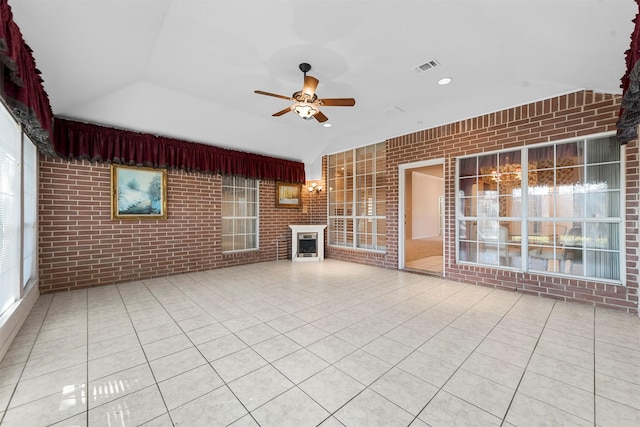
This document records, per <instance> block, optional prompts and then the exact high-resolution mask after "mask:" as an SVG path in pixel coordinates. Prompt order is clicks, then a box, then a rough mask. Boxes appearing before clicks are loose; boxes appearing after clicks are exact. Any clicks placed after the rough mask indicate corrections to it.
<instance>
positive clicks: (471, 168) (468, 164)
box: [458, 157, 478, 179]
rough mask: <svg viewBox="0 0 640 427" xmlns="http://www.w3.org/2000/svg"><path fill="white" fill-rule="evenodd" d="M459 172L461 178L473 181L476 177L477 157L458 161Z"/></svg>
mask: <svg viewBox="0 0 640 427" xmlns="http://www.w3.org/2000/svg"><path fill="white" fill-rule="evenodd" d="M458 170H459V172H458V174H459V175H460V177H461V178H463V177H473V178H474V179H475V177H476V175H478V159H477V157H470V158H466V159H460V162H459V169H458Z"/></svg>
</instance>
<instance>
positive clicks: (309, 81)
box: [302, 75, 320, 97]
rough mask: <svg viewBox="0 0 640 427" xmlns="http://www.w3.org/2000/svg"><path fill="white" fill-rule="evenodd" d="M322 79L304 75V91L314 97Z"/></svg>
mask: <svg viewBox="0 0 640 427" xmlns="http://www.w3.org/2000/svg"><path fill="white" fill-rule="evenodd" d="M319 82H320V81H319V80H318V79H316V78H315V77H311V76H307V75H305V76H304V86H303V87H302V93H306V94H307V95H309V97H312V96H313V95H314V94H315V93H316V88H317V87H318V83H319Z"/></svg>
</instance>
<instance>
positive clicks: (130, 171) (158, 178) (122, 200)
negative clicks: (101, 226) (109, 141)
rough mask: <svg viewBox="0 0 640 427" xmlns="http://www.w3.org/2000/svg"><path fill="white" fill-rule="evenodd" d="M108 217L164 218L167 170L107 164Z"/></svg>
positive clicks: (165, 215) (165, 211) (165, 217)
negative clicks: (108, 184)
mask: <svg viewBox="0 0 640 427" xmlns="http://www.w3.org/2000/svg"><path fill="white" fill-rule="evenodd" d="M111 219H167V170H166V169H153V168H142V167H130V166H120V165H111Z"/></svg>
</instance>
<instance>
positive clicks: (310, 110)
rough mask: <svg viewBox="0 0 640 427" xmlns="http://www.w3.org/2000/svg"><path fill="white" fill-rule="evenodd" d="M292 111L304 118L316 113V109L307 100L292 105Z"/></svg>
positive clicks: (311, 116) (309, 117)
mask: <svg viewBox="0 0 640 427" xmlns="http://www.w3.org/2000/svg"><path fill="white" fill-rule="evenodd" d="M293 111H294V112H295V113H296V114H297V115H298V116H300V117H302V118H303V119H305V120H310V119H312V118H313V116H315V115H316V114H318V111H319V110H318V109H317V108H315V107H314V106H313V104H309V103H308V102H299V103H297V104H295V105H294V106H293Z"/></svg>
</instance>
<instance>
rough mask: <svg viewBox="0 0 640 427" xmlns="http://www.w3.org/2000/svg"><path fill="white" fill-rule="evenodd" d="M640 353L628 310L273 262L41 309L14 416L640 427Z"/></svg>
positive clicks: (112, 421) (22, 355)
mask: <svg viewBox="0 0 640 427" xmlns="http://www.w3.org/2000/svg"><path fill="white" fill-rule="evenodd" d="M312 264H313V265H312ZM258 278H259V279H258ZM301 278H304V280H303V279H301ZM220 322H222V323H220ZM638 337H640V321H639V320H638V318H637V316H636V315H634V314H628V313H623V312H620V311H612V310H608V309H602V308H595V309H594V307H592V306H587V305H584V304H571V303H564V302H559V301H554V300H551V299H545V298H539V297H534V296H530V295H521V294H514V293H512V292H503V291H500V290H496V289H491V288H486V287H476V286H472V285H468V284H461V283H457V282H454V281H452V280H448V279H444V278H441V277H436V276H426V275H417V274H412V273H408V272H402V271H396V270H390V269H379V268H375V267H369V266H365V265H359V264H349V263H345V262H340V261H335V260H331V259H327V260H325V261H324V262H323V263H289V262H265V263H259V264H251V265H245V266H238V267H231V268H225V269H219V270H215V271H209V272H207V271H204V272H198V273H192V274H183V275H178V276H173V277H166V278H158V279H152V280H145V281H138V282H132V283H128V284H119V285H117V286H105V287H100V288H94V289H89V290H81V291H74V292H69V293H59V294H53V295H43V296H40V298H39V299H38V301H37V302H36V305H35V306H34V309H33V310H32V312H31V313H30V315H29V317H28V319H27V321H26V322H25V324H24V326H23V328H22V329H21V330H20V332H19V333H18V335H17V337H16V339H15V340H14V342H13V343H12V344H11V346H10V348H9V351H8V353H7V354H6V356H5V357H4V359H3V360H2V361H0V417H4V418H3V419H2V427H5V426H20V427H24V426H30V425H34V426H40V425H56V426H75V425H78V426H86V425H91V426H93V425H113V426H115V425H146V426H149V427H164V426H166V427H169V426H172V425H174V423H175V425H188V426H198V425H205V426H212V425H213V426H215V425H224V426H228V425H231V426H234V427H257V426H263V427H264V426H271V425H273V426H278V427H286V426H295V427H298V426H305V425H310V426H317V425H321V426H323V427H360V426H361V425H367V426H369V425H372V426H375V425H385V426H386V425H389V426H408V425H409V423H411V427H436V426H447V427H449V426H454V427H455V426H457V425H464V426H467V425H473V426H498V425H502V426H504V427H515V426H518V427H522V426H529V425H531V426H534V425H549V424H553V425H563V426H565V425H566V426H574V425H575V426H582V425H594V423H595V425H597V426H598V427H608V426H612V427H613V426H615V427H625V426H633V427H636V426H637V425H640V404H638V399H637V396H638V395H639V394H640V374H638V375H636V371H638V368H639V367H640V362H639V361H640V338H638ZM594 379H595V381H594ZM87 380H88V381H89V384H87ZM512 399H513V400H512ZM594 402H595V404H594ZM425 405H426V407H425ZM7 408H8V409H7ZM507 408H508V409H507ZM247 410H250V411H251V413H248V412H247ZM3 411H4V412H3ZM505 412H506V414H505ZM416 416H418V418H417V419H414V418H415V417H416ZM502 417H504V419H503V418H502ZM363 423H364V424H363Z"/></svg>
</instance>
